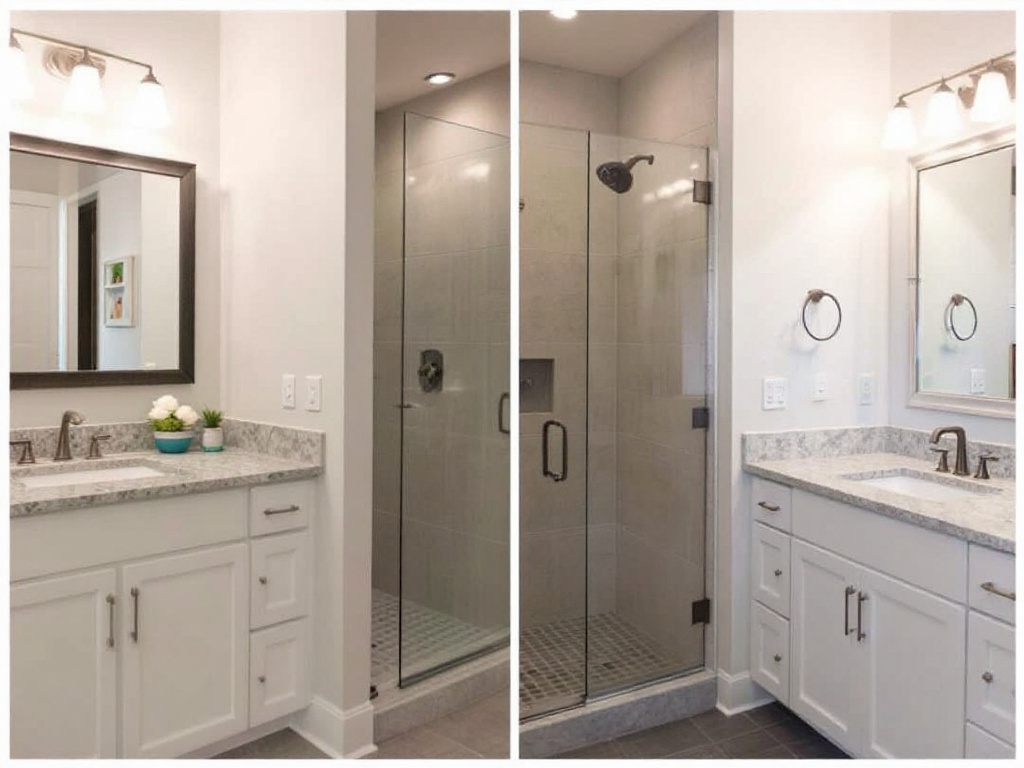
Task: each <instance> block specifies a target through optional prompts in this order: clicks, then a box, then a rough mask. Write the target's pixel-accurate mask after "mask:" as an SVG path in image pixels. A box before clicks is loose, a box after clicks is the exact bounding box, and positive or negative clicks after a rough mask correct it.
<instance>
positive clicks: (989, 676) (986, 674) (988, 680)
mask: <svg viewBox="0 0 1024 768" xmlns="http://www.w3.org/2000/svg"><path fill="white" fill-rule="evenodd" d="M981 679H982V680H984V681H985V682H986V683H991V682H992V681H993V680H995V678H994V677H993V676H992V673H991V672H984V673H983V674H982V675H981Z"/></svg>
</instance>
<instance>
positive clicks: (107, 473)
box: [18, 464, 166, 489]
mask: <svg viewBox="0 0 1024 768" xmlns="http://www.w3.org/2000/svg"><path fill="white" fill-rule="evenodd" d="M164 474H166V473H165V472H161V471H160V470H157V469H153V468H152V467H146V466H142V465H138V464H135V465H129V466H125V467H110V468H108V469H83V470H78V471H74V472H50V473H47V474H40V475H23V476H21V477H19V478H18V481H19V482H20V483H21V484H22V485H23V486H25V488H28V489H36V488H57V487H59V486H62V485H95V484H98V483H116V482H120V481H124V480H142V479H145V478H148V477H162V476H163V475H164Z"/></svg>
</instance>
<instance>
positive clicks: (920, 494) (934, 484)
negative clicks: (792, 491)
mask: <svg viewBox="0 0 1024 768" xmlns="http://www.w3.org/2000/svg"><path fill="white" fill-rule="evenodd" d="M846 479H847V480H854V481H856V482H858V483H860V484H862V485H870V486H871V487H872V488H880V489H881V490H884V491H890V492H892V493H899V494H902V495H903V496H913V497H914V498H918V499H926V500H927V501H956V500H958V499H976V498H978V497H979V496H985V495H987V494H989V493H996V492H998V489H997V488H982V487H978V486H977V485H974V484H973V483H966V482H964V481H961V480H959V478H952V477H948V476H943V477H941V478H940V477H934V476H931V475H927V474H925V473H923V472H920V471H918V470H913V469H896V470H891V471H889V472H886V473H884V474H878V475H873V476H868V477H865V476H864V475H846Z"/></svg>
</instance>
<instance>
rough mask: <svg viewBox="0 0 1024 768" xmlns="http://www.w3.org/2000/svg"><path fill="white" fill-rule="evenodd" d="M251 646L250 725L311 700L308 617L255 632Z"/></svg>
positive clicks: (267, 720)
mask: <svg viewBox="0 0 1024 768" xmlns="http://www.w3.org/2000/svg"><path fill="white" fill-rule="evenodd" d="M249 649H250V653H251V659H250V664H249V727H250V728H255V727H256V726H257V725H262V724H263V723H267V722H270V721H271V720H276V719H277V718H279V717H283V716H284V715H287V714H289V713H291V712H295V711H296V710H299V709H302V708H303V707H305V706H306V705H307V704H309V700H310V686H309V684H310V680H309V662H310V659H309V632H308V629H307V625H306V619H299V620H298V621H289V622H288V623H287V624H279V625H278V626H276V627H271V628H270V629H261V630H259V631H258V632H253V633H252V638H251V639H250V641H249Z"/></svg>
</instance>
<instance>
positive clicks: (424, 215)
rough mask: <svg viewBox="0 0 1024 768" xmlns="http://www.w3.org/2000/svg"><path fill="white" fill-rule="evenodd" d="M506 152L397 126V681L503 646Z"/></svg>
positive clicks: (434, 129) (408, 123) (430, 129)
mask: <svg viewBox="0 0 1024 768" xmlns="http://www.w3.org/2000/svg"><path fill="white" fill-rule="evenodd" d="M509 164H510V158H509V140H508V138H507V137H505V136H499V135H495V134H490V133H487V132H485V131H480V130H477V129H474V128H468V127H466V126H462V125H456V124H453V123H448V122H444V121H441V120H436V119H432V118H426V117H421V116H419V115H414V114H407V115H406V117H405V166H404V173H405V186H404V192H405V198H404V208H405V210H404V229H405V231H404V254H403V273H404V274H403V290H404V297H403V318H402V397H401V401H400V402H399V403H396V406H397V407H399V408H400V412H401V442H402V448H401V458H402V481H401V505H400V506H401V532H400V536H401V557H400V565H401V573H400V589H401V597H400V604H401V607H400V631H399V634H400V638H399V676H400V682H401V684H403V685H406V684H408V683H410V682H415V681H416V680H418V679H422V678H423V677H425V676H428V675H430V674H432V673H434V672H437V671H440V670H443V669H446V668H448V667H450V666H452V665H453V664H455V663H457V662H459V661H461V660H464V659H466V658H468V657H471V656H474V655H477V654H479V653H482V652H484V651H486V650H488V649H491V648H494V647H497V646H500V645H503V644H505V643H507V642H508V632H509V602H508V597H509V580H508V579H509V539H508V536H509V506H508V499H509V484H508V481H509V478H508V468H509V436H508V419H509V418H510V417H511V415H510V414H509V413H508V380H509V363H508V360H509V346H508V344H509V200H508V190H509Z"/></svg>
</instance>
